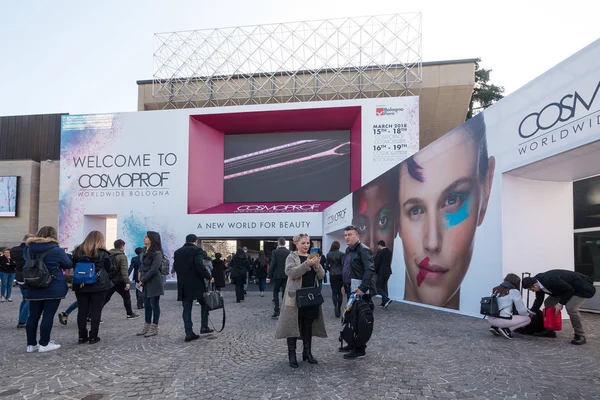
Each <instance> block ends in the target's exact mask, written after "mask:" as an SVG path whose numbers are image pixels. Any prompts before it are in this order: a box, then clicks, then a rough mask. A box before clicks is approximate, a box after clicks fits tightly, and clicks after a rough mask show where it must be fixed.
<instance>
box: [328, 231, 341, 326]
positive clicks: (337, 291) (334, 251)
mask: <svg viewBox="0 0 600 400" xmlns="http://www.w3.org/2000/svg"><path fill="white" fill-rule="evenodd" d="M343 260H344V253H342V252H341V251H340V242H338V241H337V240H336V241H334V242H333V243H331V248H330V249H329V253H327V270H328V271H329V279H330V280H331V297H332V299H333V309H334V312H335V317H336V318H339V317H340V315H341V309H342V304H343V302H344V299H343V296H342V287H343V286H344V281H343V280H342V266H343Z"/></svg>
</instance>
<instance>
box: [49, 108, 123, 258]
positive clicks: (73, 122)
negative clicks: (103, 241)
mask: <svg viewBox="0 0 600 400" xmlns="http://www.w3.org/2000/svg"><path fill="white" fill-rule="evenodd" d="M120 130H121V128H120V123H119V119H118V118H117V117H116V116H115V115H112V114H103V115H65V116H63V117H62V121H61V144H60V189H59V201H58V226H59V229H58V233H59V238H60V241H61V242H62V243H65V244H67V245H68V246H69V247H73V246H74V244H75V243H78V242H79V241H80V238H81V237H82V235H84V232H83V216H84V214H85V213H86V206H87V203H88V202H89V201H90V200H91V199H90V198H87V197H80V196H77V191H78V183H77V179H78V176H79V175H78V174H76V172H77V168H76V167H75V164H74V161H73V160H74V158H77V157H80V156H81V155H83V154H99V153H101V152H106V151H109V150H110V145H111V144H112V143H113V142H114V139H115V138H116V137H118V136H119V134H120Z"/></svg>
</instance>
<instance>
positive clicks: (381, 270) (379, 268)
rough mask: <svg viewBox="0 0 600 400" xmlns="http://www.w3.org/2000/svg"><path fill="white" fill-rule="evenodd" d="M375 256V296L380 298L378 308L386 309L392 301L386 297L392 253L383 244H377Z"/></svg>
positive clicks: (381, 241) (381, 242) (390, 273)
mask: <svg viewBox="0 0 600 400" xmlns="http://www.w3.org/2000/svg"><path fill="white" fill-rule="evenodd" d="M377 248H378V249H379V250H378V251H377V254H376V255H375V274H376V275H377V283H376V284H375V286H376V287H377V294H378V295H380V296H381V304H380V307H383V308H387V306H389V305H390V303H391V302H392V300H390V298H389V297H388V281H389V279H390V275H392V251H391V250H390V249H388V248H387V247H385V242H384V241H383V240H380V241H379V242H377Z"/></svg>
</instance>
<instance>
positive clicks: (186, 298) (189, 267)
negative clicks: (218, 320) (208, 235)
mask: <svg viewBox="0 0 600 400" xmlns="http://www.w3.org/2000/svg"><path fill="white" fill-rule="evenodd" d="M205 256H206V253H204V251H203V250H202V248H200V247H198V237H197V236H196V235H194V234H189V235H187V236H186V238H185V244H184V245H183V247H181V248H179V249H177V250H176V251H175V254H174V261H173V269H174V270H175V272H176V273H177V301H181V305H182V306H183V314H182V317H183V326H184V329H185V341H186V342H189V341H192V340H196V339H198V338H200V335H198V334H196V333H194V331H193V326H194V324H193V323H192V307H193V305H194V301H196V300H199V301H201V317H200V318H201V320H200V321H201V326H200V333H210V332H212V329H210V328H209V327H208V309H207V308H206V307H205V306H204V305H203V304H202V300H203V297H202V296H203V295H204V293H205V292H206V282H205V279H206V280H212V276H211V273H210V272H209V271H208V270H207V269H206V267H205V266H204V258H205Z"/></svg>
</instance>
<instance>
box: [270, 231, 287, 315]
mask: <svg viewBox="0 0 600 400" xmlns="http://www.w3.org/2000/svg"><path fill="white" fill-rule="evenodd" d="M289 255H290V251H289V250H288V249H287V248H286V247H285V239H284V238H282V237H280V238H279V239H277V249H276V250H274V251H273V253H272V254H271V265H270V266H269V274H268V278H269V281H273V303H275V311H274V312H273V315H271V318H279V313H280V308H279V292H281V300H282V301H283V298H284V296H285V285H286V284H287V279H288V278H287V275H286V273H285V260H287V257H288V256H289Z"/></svg>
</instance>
